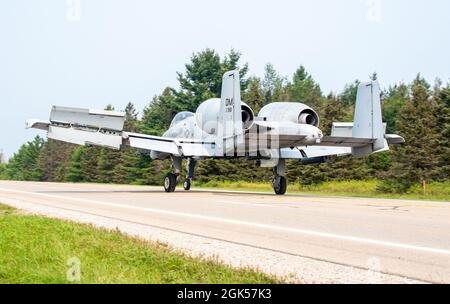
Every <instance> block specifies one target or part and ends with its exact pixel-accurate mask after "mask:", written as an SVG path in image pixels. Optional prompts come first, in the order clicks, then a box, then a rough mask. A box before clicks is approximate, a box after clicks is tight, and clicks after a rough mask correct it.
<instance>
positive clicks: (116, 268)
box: [0, 205, 278, 284]
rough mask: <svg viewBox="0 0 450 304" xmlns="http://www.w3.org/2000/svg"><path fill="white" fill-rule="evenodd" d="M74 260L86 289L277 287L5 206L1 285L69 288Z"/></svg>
mask: <svg viewBox="0 0 450 304" xmlns="http://www.w3.org/2000/svg"><path fill="white" fill-rule="evenodd" d="M71 257H76V258H78V259H79V261H80V262H81V283H221V284H224V283H278V281H277V280H276V279H274V278H271V277H268V276H266V275H264V274H261V273H259V272H257V271H254V270H250V269H233V268H231V267H228V266H224V265H221V264H220V263H218V262H216V261H212V260H201V259H195V258H190V257H187V256H185V255H183V254H181V253H177V252H174V251H173V250H171V249H169V248H168V247H167V246H165V245H163V244H155V243H149V242H146V241H143V240H140V239H137V238H131V237H128V236H125V235H123V234H122V233H120V232H118V231H108V230H104V229H98V228H94V227H92V226H89V225H83V224H76V223H72V222H67V221H62V220H56V219H50V218H45V217H39V216H32V215H26V214H22V213H21V212H20V211H18V210H16V209H13V208H9V207H7V206H4V205H0V283H69V281H68V280H67V276H66V273H67V271H68V270H69V269H70V266H68V265H67V262H68V259H69V258H71Z"/></svg>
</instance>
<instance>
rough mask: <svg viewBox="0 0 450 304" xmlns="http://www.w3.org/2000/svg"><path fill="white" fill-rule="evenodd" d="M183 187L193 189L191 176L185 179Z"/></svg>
mask: <svg viewBox="0 0 450 304" xmlns="http://www.w3.org/2000/svg"><path fill="white" fill-rule="evenodd" d="M183 188H184V190H186V191H189V190H191V180H190V179H189V178H188V179H186V180H185V181H184V183H183Z"/></svg>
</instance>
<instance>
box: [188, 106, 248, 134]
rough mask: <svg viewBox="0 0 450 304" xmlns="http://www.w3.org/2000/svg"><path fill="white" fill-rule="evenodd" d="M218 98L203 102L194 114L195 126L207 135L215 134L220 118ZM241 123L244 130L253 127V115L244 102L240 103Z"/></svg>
mask: <svg viewBox="0 0 450 304" xmlns="http://www.w3.org/2000/svg"><path fill="white" fill-rule="evenodd" d="M220 102H221V100H220V98H212V99H208V100H206V101H204V102H203V103H202V104H200V106H199V107H198V108H197V111H196V112H195V120H196V123H197V126H199V127H200V128H201V129H202V130H203V131H205V132H206V133H208V134H211V135H214V134H216V133H217V128H218V122H219V118H220ZM241 111H242V112H241V113H242V123H243V127H244V130H248V129H250V127H251V126H252V125H253V121H254V119H255V115H254V114H253V110H252V109H251V108H250V107H249V106H248V105H247V104H246V103H244V102H241Z"/></svg>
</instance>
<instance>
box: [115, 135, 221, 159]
mask: <svg viewBox="0 0 450 304" xmlns="http://www.w3.org/2000/svg"><path fill="white" fill-rule="evenodd" d="M123 137H124V138H125V139H127V140H128V142H129V145H130V146H131V147H133V148H136V149H139V150H144V151H156V152H160V153H167V154H171V155H174V156H185V157H186V156H197V157H208V156H214V155H215V149H216V144H215V143H214V142H211V141H201V140H192V139H183V138H166V137H160V136H151V135H146V134H139V133H128V132H124V135H123Z"/></svg>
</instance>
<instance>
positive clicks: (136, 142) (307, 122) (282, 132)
mask: <svg viewBox="0 0 450 304" xmlns="http://www.w3.org/2000/svg"><path fill="white" fill-rule="evenodd" d="M124 120H125V114H124V113H121V112H114V111H103V110H90V109H77V108H67V107H58V106H54V107H53V109H52V111H51V115H50V121H39V120H35V119H32V120H28V121H27V127H28V128H36V129H43V130H46V131H47V132H48V138H51V139H55V140H60V141H64V142H69V143H74V144H80V145H93V146H103V147H108V148H112V149H121V148H122V147H123V146H125V145H130V146H131V147H134V148H136V149H138V150H139V151H140V152H144V153H150V155H151V157H152V159H165V158H169V157H170V158H171V160H172V172H171V173H169V174H167V175H166V177H165V179H164V189H165V190H166V191H167V192H173V191H175V187H176V185H177V182H178V181H179V179H180V172H181V166H182V160H183V159H186V160H187V161H186V168H187V176H186V179H185V180H184V184H183V186H184V189H185V190H189V189H190V187H191V180H192V179H193V177H194V170H195V166H196V162H197V161H199V160H202V159H206V158H225V159H231V158H237V157H245V158H247V159H249V160H256V161H257V162H258V163H259V164H260V165H261V166H262V167H268V168H272V169H273V180H272V184H273V188H274V190H275V193H276V194H278V195H282V194H285V193H286V188H287V181H286V177H285V162H286V159H298V160H299V161H300V162H301V163H303V164H313V163H322V162H326V161H328V160H329V159H330V157H331V156H343V155H349V154H352V155H353V156H355V157H363V156H365V155H369V154H371V153H376V152H381V151H386V150H389V144H401V143H404V139H403V138H402V137H400V136H398V135H389V134H385V128H386V125H385V124H383V122H382V118H381V102H380V88H379V84H378V82H377V81H372V82H369V83H363V84H360V85H359V87H358V93H357V100H356V106H355V115H354V122H353V123H338V122H337V123H333V126H332V133H331V136H324V134H323V133H322V131H321V130H320V129H319V116H318V115H317V113H316V112H315V111H314V110H313V109H312V108H310V107H308V106H307V105H305V104H303V103H299V102H274V103H270V104H268V105H266V106H264V107H263V108H262V109H261V111H259V113H258V116H255V114H254V113H253V111H252V109H251V108H250V107H249V106H248V105H247V104H245V103H244V102H243V101H242V100H241V92H240V80H239V71H238V70H235V71H229V72H227V73H225V74H224V75H223V82H222V93H221V98H213V99H209V100H206V101H204V102H203V103H202V104H200V106H199V107H198V108H197V111H196V113H191V112H180V113H178V114H177V115H175V117H174V118H173V121H172V123H171V125H170V128H169V129H168V130H167V131H166V132H165V133H164V135H163V136H161V137H158V136H150V135H146V134H137V133H130V132H125V131H123V125H124Z"/></svg>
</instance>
